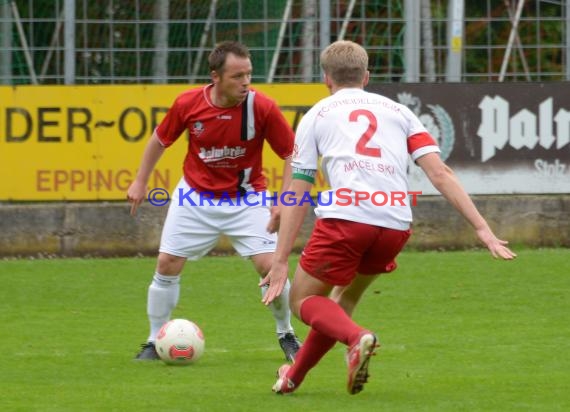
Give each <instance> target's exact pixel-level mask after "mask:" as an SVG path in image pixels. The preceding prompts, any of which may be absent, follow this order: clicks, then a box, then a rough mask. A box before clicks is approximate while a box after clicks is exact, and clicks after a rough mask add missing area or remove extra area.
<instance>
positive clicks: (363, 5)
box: [0, 0, 570, 85]
mask: <svg viewBox="0 0 570 412" xmlns="http://www.w3.org/2000/svg"><path fill="white" fill-rule="evenodd" d="M567 3H568V2H567V0H562V1H545V0H526V1H525V0H483V1H477V2H464V1H463V0H432V1H429V0H427V1H426V0H368V1H356V0H344V1H340V0H338V1H337V0H320V1H317V0H202V1H191V0H171V1H167V0H101V1H97V2H95V1H92V0H49V1H48V0H18V1H10V0H0V84H11V85H17V84H128V83H139V84H140V83H180V82H185V83H186V82H190V83H194V82H196V83H197V82H205V81H208V80H209V75H208V69H207V64H206V58H207V53H208V51H209V49H211V47H212V46H213V45H214V44H215V43H217V42H219V41H221V40H226V39H236V40H240V41H243V42H244V43H246V44H247V45H248V46H249V47H250V49H251V52H252V60H253V64H254V81H255V82H268V83H270V82H295V83H298V82H318V81H319V80H320V70H319V67H318V56H319V53H320V51H321V50H322V48H323V46H324V45H326V44H328V42H330V41H334V40H336V39H348V40H354V41H357V42H359V43H360V44H362V45H363V46H365V47H366V48H367V50H368V52H369V55H370V70H371V79H372V81H373V82H374V81H376V82H400V81H412V82H426V81H427V82H443V81H463V82H470V81H471V82H472V81H548V80H570V67H569V66H570V63H569V62H570V58H569V51H568V50H569V48H570V35H569V30H568V27H569V26H570V23H569V17H568V10H569V8H570V6H569V5H568V4H567Z"/></svg>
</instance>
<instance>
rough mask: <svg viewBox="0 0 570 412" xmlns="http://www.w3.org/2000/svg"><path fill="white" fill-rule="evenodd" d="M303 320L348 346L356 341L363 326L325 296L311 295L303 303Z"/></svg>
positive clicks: (301, 310)
mask: <svg viewBox="0 0 570 412" xmlns="http://www.w3.org/2000/svg"><path fill="white" fill-rule="evenodd" d="M300 314H301V320H302V321H303V322H305V323H306V324H307V325H309V326H311V327H312V328H313V329H315V330H316V331H317V332H319V333H321V334H323V335H325V336H328V337H330V338H333V339H334V340H336V341H339V342H342V343H344V344H345V345H347V346H351V345H353V344H354V343H356V342H357V341H358V339H359V337H360V333H361V332H362V331H363V330H366V329H364V328H363V327H361V326H359V325H357V324H356V323H354V321H353V320H352V319H350V316H348V315H347V314H346V312H345V311H344V310H343V309H342V307H340V305H339V304H338V303H336V302H334V301H333V300H331V299H329V298H327V297H325V296H311V297H309V298H307V299H305V301H304V302H303V303H302V305H301V309H300Z"/></svg>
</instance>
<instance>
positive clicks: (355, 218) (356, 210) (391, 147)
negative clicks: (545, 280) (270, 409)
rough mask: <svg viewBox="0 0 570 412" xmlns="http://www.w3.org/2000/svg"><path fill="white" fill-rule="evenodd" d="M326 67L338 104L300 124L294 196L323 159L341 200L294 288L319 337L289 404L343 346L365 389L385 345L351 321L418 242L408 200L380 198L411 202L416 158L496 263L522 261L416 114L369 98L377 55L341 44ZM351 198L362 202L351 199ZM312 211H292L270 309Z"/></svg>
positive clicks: (326, 210)
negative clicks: (410, 173)
mask: <svg viewBox="0 0 570 412" xmlns="http://www.w3.org/2000/svg"><path fill="white" fill-rule="evenodd" d="M321 67H322V69H323V72H324V81H325V84H326V85H327V87H328V88H329V90H330V92H331V96H329V97H326V98H324V99H322V100H321V101H320V102H318V103H317V104H316V105H315V106H314V107H313V108H311V110H309V112H307V113H306V114H305V116H304V117H303V119H302V120H301V122H300V123H299V126H298V128H297V132H296V137H295V150H294V155H293V160H292V170H293V177H292V181H291V184H290V187H289V189H288V192H291V193H292V197H293V198H299V197H300V196H302V194H303V193H307V192H308V191H310V189H311V187H312V185H313V183H314V176H315V174H316V171H317V167H318V160H319V158H321V159H322V162H321V167H322V169H323V172H324V174H325V176H327V179H328V182H329V184H330V187H331V191H330V197H331V199H330V201H329V202H327V203H326V204H324V205H321V204H320V205H319V206H318V207H317V208H316V210H315V213H316V214H317V217H318V219H317V221H316V223H315V227H314V230H313V233H312V234H311V237H310V239H309V241H308V242H307V245H306V247H305V249H304V251H303V253H302V255H301V257H300V261H299V265H298V266H297V270H296V272H295V276H294V279H293V284H292V286H291V295H290V296H291V309H292V311H293V313H294V314H295V316H297V317H298V318H299V319H301V320H302V321H303V322H304V323H305V324H307V325H309V326H311V330H310V332H309V334H308V336H307V338H306V339H305V342H304V344H303V347H302V348H301V349H300V350H299V353H298V354H297V356H296V358H295V363H294V364H293V365H289V364H286V365H283V366H281V367H280V368H279V370H278V379H277V382H276V383H275V385H274V386H273V391H275V392H277V393H280V394H284V393H290V392H293V391H294V390H296V389H297V388H298V387H299V385H301V383H302V382H303V379H304V378H305V376H306V374H307V373H308V372H309V370H310V369H311V368H313V367H314V366H315V365H316V364H317V363H318V362H319V360H320V359H321V358H322V357H323V356H324V355H325V354H326V353H327V352H328V351H329V350H330V349H331V348H332V347H333V345H334V344H335V343H336V342H342V343H343V344H345V345H346V346H347V347H348V352H347V359H346V361H347V366H348V382H347V389H348V392H349V393H351V394H356V393H358V392H360V391H361V390H362V389H363V385H364V383H365V382H366V381H367V379H368V362H369V360H370V357H371V355H372V354H373V353H374V350H375V348H376V347H377V346H378V342H377V337H376V335H375V334H374V333H373V332H372V331H370V330H368V329H366V328H364V327H362V326H360V325H358V324H356V323H355V322H354V321H353V320H352V319H351V314H352V312H353V310H354V308H355V306H356V305H357V303H358V301H359V300H360V298H361V296H362V294H363V293H364V291H365V290H366V288H367V287H368V286H369V285H370V284H371V283H372V282H373V281H374V280H375V279H376V278H377V277H378V275H379V274H381V273H387V272H391V271H393V270H394V269H396V262H395V258H396V256H397V255H398V254H399V253H400V251H401V250H402V248H403V247H404V245H405V244H406V242H407V240H408V238H409V236H410V225H411V221H412V212H411V207H410V201H408V202H400V201H401V200H402V199H401V197H400V196H398V198H397V199H398V201H397V202H378V201H375V200H374V197H373V194H375V193H392V194H401V193H406V192H407V190H408V181H407V170H406V169H407V165H408V158H409V157H410V156H411V158H412V160H414V161H415V162H416V163H417V164H418V165H419V166H420V167H421V168H422V170H423V171H424V172H425V173H426V175H427V177H428V178H429V179H430V181H431V182H432V183H433V185H434V186H435V188H436V189H438V190H439V191H440V192H441V193H442V194H443V196H444V197H445V198H446V199H447V200H448V201H449V202H450V203H451V204H452V205H453V206H454V207H455V208H456V209H457V210H458V212H459V213H460V214H461V215H462V216H463V217H464V218H465V219H466V220H467V221H468V222H469V223H470V224H471V226H473V228H474V229H475V232H476V234H477V236H478V237H479V239H480V240H481V242H482V243H483V244H484V245H485V246H486V247H487V248H488V249H489V251H490V252H491V254H492V255H493V256H494V257H498V258H502V259H513V258H514V257H515V256H516V255H515V254H514V253H513V252H512V251H511V250H510V249H509V248H508V247H507V246H506V244H507V242H506V241H503V240H499V239H498V238H497V237H496V236H495V235H494V233H493V232H492V230H491V229H490V227H489V225H488V224H487V222H486V221H485V219H484V218H483V217H482V216H481V215H480V213H479V212H478V211H477V209H476V207H475V205H474V204H473V202H472V200H471V199H470V197H469V196H468V194H467V193H466V192H465V190H464V189H463V187H462V186H461V184H460V182H459V181H458V180H457V178H456V177H455V175H454V174H453V172H452V170H451V169H450V168H449V167H448V166H446V165H445V164H444V163H443V162H442V160H441V158H440V156H439V148H438V147H437V144H436V142H435V140H434V139H433V138H432V136H430V135H429V133H428V132H427V130H426V128H425V127H424V126H423V125H422V123H421V122H420V120H419V119H418V118H417V117H416V116H415V115H414V114H413V112H412V111H411V110H409V109H408V108H407V107H406V106H404V105H401V104H398V103H396V102H394V101H392V100H390V99H388V98H386V97H383V96H381V95H378V94H375V93H368V92H366V91H365V90H364V86H366V84H367V83H368V78H369V73H368V71H367V67H368V55H367V53H366V51H365V50H364V49H363V48H362V47H361V46H359V45H358V44H356V43H353V42H350V41H337V42H335V43H333V44H332V45H330V46H328V47H327V48H326V49H325V50H324V51H323V52H322V54H321ZM348 189H350V190H348ZM341 190H342V191H343V192H342V193H343V197H342V202H340V201H339V200H340V198H339V196H338V194H339V193H340V191H341ZM348 194H352V197H348V198H347V196H348ZM347 199H348V200H350V201H347ZM307 206H308V204H307V203H303V204H297V205H296V206H291V207H287V208H284V209H283V210H282V214H281V226H280V229H279V240H278V243H277V249H276V251H275V254H274V262H273V265H272V267H271V270H270V272H269V274H268V275H267V276H266V278H265V279H264V280H262V282H261V283H260V284H262V285H266V284H269V285H270V286H269V290H268V291H267V293H266V294H265V297H264V298H263V301H264V302H265V303H266V304H269V303H271V302H272V301H273V299H274V298H277V297H278V296H279V295H280V293H281V291H282V287H283V286H284V285H285V284H286V282H287V280H288V276H287V273H288V263H287V260H288V256H289V254H290V252H291V250H292V247H293V243H294V240H295V238H296V236H297V234H298V231H299V229H300V227H301V224H302V222H303V219H304V217H305V215H306V212H307Z"/></svg>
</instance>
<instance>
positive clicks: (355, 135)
mask: <svg viewBox="0 0 570 412" xmlns="http://www.w3.org/2000/svg"><path fill="white" fill-rule="evenodd" d="M439 151H440V150H439V148H438V147H437V144H436V142H435V140H434V139H433V138H432V137H431V136H430V135H429V133H428V132H427V130H426V128H425V127H424V126H423V125H422V123H421V122H420V120H419V119H418V118H417V116H415V115H414V114H413V112H412V111H411V110H410V109H408V108H407V107H406V106H404V105H402V104H399V103H396V102H394V101H393V100H391V99H388V98H387V97H384V96H381V95H378V94H375V93H369V92H366V91H364V90H362V89H359V88H346V89H341V90H339V91H338V92H336V93H335V94H333V95H331V96H329V97H327V98H324V99H322V100H321V101H319V102H318V103H317V104H316V105H315V106H313V107H312V108H311V110H309V111H308V112H307V113H306V114H305V116H304V117H303V118H302V119H301V122H300V123H299V126H298V128H297V132H296V138H295V151H294V155H293V162H292V166H293V167H294V168H299V169H317V164H318V160H319V157H321V169H322V171H323V173H324V175H325V178H326V179H327V181H328V183H329V184H330V187H331V191H330V192H327V193H321V194H320V196H319V204H318V207H317V209H316V211H315V212H316V214H317V216H319V217H322V218H338V219H345V220H350V221H355V222H361V223H367V224H371V225H375V226H382V227H387V228H391V229H397V230H406V229H408V228H409V227H410V223H411V221H412V210H411V207H410V206H411V202H412V199H411V198H410V197H409V196H408V179H407V167H408V160H409V156H410V155H411V157H412V159H413V160H414V161H415V160H416V159H418V158H419V157H421V156H423V155H425V154H427V153H432V152H439Z"/></svg>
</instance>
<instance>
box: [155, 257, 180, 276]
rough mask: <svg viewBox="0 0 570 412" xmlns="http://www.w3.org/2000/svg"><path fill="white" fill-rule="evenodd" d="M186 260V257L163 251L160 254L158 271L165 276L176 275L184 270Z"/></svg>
mask: <svg viewBox="0 0 570 412" xmlns="http://www.w3.org/2000/svg"><path fill="white" fill-rule="evenodd" d="M185 262H186V258H183V257H180V256H174V255H169V254H168V253H162V252H161V253H159V254H158V260H157V265H156V271H157V272H158V273H160V274H161V275H164V276H176V275H178V274H180V272H182V268H183V267H184V263H185Z"/></svg>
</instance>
